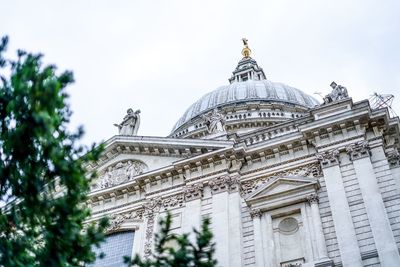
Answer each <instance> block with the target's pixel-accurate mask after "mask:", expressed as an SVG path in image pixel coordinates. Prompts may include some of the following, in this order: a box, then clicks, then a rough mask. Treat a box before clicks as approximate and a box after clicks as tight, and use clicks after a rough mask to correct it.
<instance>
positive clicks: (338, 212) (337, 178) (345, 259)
mask: <svg viewBox="0 0 400 267" xmlns="http://www.w3.org/2000/svg"><path fill="white" fill-rule="evenodd" d="M317 159H318V160H319V161H320V163H321V166H322V171H323V173H324V177H325V183H326V190H327V193H328V199H329V204H330V206H331V210H332V218H333V222H334V227H335V231H336V236H337V240H338V245H339V251H340V256H341V258H342V264H343V266H360V267H361V266H363V264H362V259H361V253H360V248H359V246H358V242H357V237H356V232H355V230H354V225H353V220H352V218H351V213H350V207H349V203H348V202H347V197H346V193H345V190H344V185H343V178H342V175H341V172H340V167H339V163H340V153H339V151H338V150H330V151H326V152H324V153H319V154H317ZM313 217H314V216H313Z"/></svg>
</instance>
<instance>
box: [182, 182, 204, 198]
mask: <svg viewBox="0 0 400 267" xmlns="http://www.w3.org/2000/svg"><path fill="white" fill-rule="evenodd" d="M183 194H184V195H185V200H186V201H190V200H194V199H199V198H201V197H202V196H203V184H202V183H197V184H192V185H187V186H185V187H184V188H183Z"/></svg>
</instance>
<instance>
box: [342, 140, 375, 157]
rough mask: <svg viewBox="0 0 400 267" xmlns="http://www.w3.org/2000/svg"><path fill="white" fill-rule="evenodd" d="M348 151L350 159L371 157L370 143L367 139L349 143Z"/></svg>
mask: <svg viewBox="0 0 400 267" xmlns="http://www.w3.org/2000/svg"><path fill="white" fill-rule="evenodd" d="M346 152H347V154H348V155H349V157H350V160H352V161H353V160H356V159H361V158H365V157H369V156H370V155H371V150H370V147H369V143H368V141H366V140H363V141H359V142H357V143H354V144H351V145H348V146H347V147H346Z"/></svg>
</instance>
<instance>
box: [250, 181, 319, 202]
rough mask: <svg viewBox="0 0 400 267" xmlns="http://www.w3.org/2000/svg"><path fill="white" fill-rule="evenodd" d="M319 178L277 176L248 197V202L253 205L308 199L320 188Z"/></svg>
mask: <svg viewBox="0 0 400 267" xmlns="http://www.w3.org/2000/svg"><path fill="white" fill-rule="evenodd" d="M319 187H320V186H319V183H318V180H316V179H315V178H308V177H275V178H274V179H271V180H269V181H268V182H267V183H265V184H264V185H262V186H260V187H259V188H258V189H257V190H256V191H254V192H253V193H252V194H250V195H249V196H248V197H247V198H246V202H247V203H248V204H249V205H250V206H252V205H254V204H255V205H262V204H266V205H268V202H277V200H278V199H279V200H280V202H281V203H280V204H284V203H285V202H293V201H299V200H301V199H303V200H306V198H307V196H308V195H309V194H310V193H314V192H316V190H318V189H319Z"/></svg>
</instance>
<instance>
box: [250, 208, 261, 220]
mask: <svg viewBox="0 0 400 267" xmlns="http://www.w3.org/2000/svg"><path fill="white" fill-rule="evenodd" d="M261 215H262V212H261V210H260V209H252V210H250V216H251V218H253V219H254V218H257V217H258V218H260V217H261Z"/></svg>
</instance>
